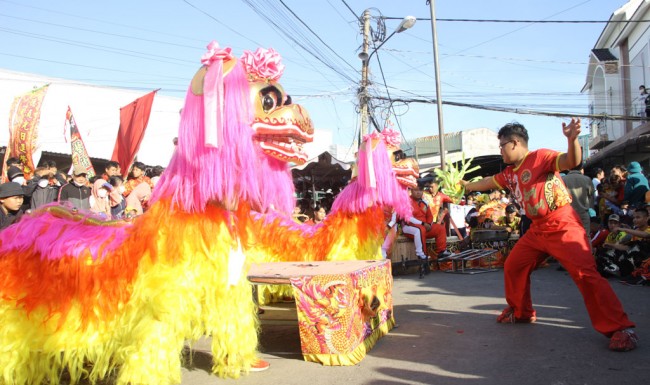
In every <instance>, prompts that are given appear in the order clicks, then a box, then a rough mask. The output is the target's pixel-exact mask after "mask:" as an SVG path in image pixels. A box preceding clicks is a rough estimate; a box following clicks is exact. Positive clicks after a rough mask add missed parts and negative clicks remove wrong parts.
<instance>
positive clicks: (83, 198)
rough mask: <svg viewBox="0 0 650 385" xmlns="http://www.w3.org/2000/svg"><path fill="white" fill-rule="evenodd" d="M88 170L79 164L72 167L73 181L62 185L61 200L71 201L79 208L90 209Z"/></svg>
mask: <svg viewBox="0 0 650 385" xmlns="http://www.w3.org/2000/svg"><path fill="white" fill-rule="evenodd" d="M87 172H88V171H87V170H86V168H85V167H84V166H82V165H80V164H77V165H75V166H74V167H73V168H72V181H71V182H69V183H68V184H66V185H64V186H63V187H61V190H60V191H59V202H61V203H63V202H70V204H72V206H73V207H75V208H76V209H78V210H90V194H91V190H90V187H88V178H87V177H86V175H87Z"/></svg>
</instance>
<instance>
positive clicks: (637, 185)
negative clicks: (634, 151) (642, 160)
mask: <svg viewBox="0 0 650 385" xmlns="http://www.w3.org/2000/svg"><path fill="white" fill-rule="evenodd" d="M641 171H643V169H642V168H641V165H640V164H639V162H630V164H629V166H628V167H627V180H626V181H625V198H624V199H625V200H626V201H627V202H628V203H629V204H630V207H632V208H637V207H641V206H643V204H644V203H645V194H646V193H647V192H648V190H650V187H648V179H647V178H646V177H645V176H644V175H643V174H642V173H641Z"/></svg>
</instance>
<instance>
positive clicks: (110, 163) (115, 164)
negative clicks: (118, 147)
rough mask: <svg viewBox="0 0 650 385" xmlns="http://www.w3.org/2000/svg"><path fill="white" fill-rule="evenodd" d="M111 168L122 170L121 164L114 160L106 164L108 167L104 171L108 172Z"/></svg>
mask: <svg viewBox="0 0 650 385" xmlns="http://www.w3.org/2000/svg"><path fill="white" fill-rule="evenodd" d="M111 167H115V168H120V163H119V162H117V161H114V160H110V161H108V163H106V167H104V169H106V170H108V169H109V168H111Z"/></svg>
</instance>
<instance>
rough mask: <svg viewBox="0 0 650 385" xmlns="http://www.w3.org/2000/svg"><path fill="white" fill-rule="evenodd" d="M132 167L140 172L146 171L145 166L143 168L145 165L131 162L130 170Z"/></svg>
mask: <svg viewBox="0 0 650 385" xmlns="http://www.w3.org/2000/svg"><path fill="white" fill-rule="evenodd" d="M134 167H135V168H138V169H140V170H142V171H145V170H146V169H147V166H145V164H144V163H142V162H133V166H131V170H133V168H134Z"/></svg>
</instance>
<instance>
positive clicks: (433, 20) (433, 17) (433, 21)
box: [429, 0, 446, 170]
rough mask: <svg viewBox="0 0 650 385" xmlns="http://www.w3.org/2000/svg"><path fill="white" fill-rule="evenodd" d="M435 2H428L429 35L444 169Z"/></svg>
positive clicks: (431, 0) (441, 158)
mask: <svg viewBox="0 0 650 385" xmlns="http://www.w3.org/2000/svg"><path fill="white" fill-rule="evenodd" d="M434 3H435V1H434V0H430V1H429V6H430V8H431V34H432V35H433V69H434V72H435V75H436V105H437V106H438V136H439V142H438V143H439V144H440V169H441V170H444V169H445V166H446V164H445V126H444V125H443V123H442V97H441V96H440V70H439V69H438V32H437V31H436V11H435V7H436V6H435V4H434Z"/></svg>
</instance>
